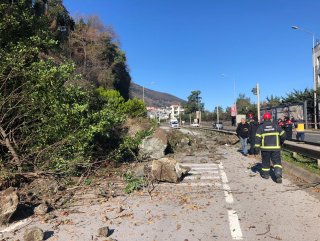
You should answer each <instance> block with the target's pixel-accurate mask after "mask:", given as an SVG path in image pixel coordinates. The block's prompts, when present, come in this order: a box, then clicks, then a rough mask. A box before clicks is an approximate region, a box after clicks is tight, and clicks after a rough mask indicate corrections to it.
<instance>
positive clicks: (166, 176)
mask: <svg viewBox="0 0 320 241" xmlns="http://www.w3.org/2000/svg"><path fill="white" fill-rule="evenodd" d="M189 171H190V168H187V167H183V166H182V165H181V164H180V163H179V162H177V161H176V160H174V159H171V158H161V159H159V160H154V161H153V162H152V167H151V174H152V177H153V179H154V180H157V181H162V182H178V181H179V180H180V179H181V177H182V175H185V174H187V173H188V172H189Z"/></svg>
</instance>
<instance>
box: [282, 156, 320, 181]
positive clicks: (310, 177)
mask: <svg viewBox="0 0 320 241" xmlns="http://www.w3.org/2000/svg"><path fill="white" fill-rule="evenodd" d="M282 165H283V167H284V168H285V172H287V173H289V174H291V175H293V176H296V177H298V178H300V179H302V180H304V181H305V182H307V183H309V184H315V183H319V184H320V176H319V175H317V174H315V173H312V172H310V171H307V170H305V169H304V168H302V167H298V166H296V165H294V164H292V163H289V162H286V161H282Z"/></svg>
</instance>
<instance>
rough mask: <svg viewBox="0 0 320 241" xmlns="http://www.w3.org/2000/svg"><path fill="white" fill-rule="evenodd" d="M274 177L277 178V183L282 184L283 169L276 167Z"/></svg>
mask: <svg viewBox="0 0 320 241" xmlns="http://www.w3.org/2000/svg"><path fill="white" fill-rule="evenodd" d="M274 175H275V176H276V183H282V168H279V167H278V166H277V165H275V168H274Z"/></svg>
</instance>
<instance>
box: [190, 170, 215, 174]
mask: <svg viewBox="0 0 320 241" xmlns="http://www.w3.org/2000/svg"><path fill="white" fill-rule="evenodd" d="M192 170H196V171H190V172H188V174H191V175H201V174H218V173H219V172H218V171H204V172H198V171H199V170H198V169H192Z"/></svg>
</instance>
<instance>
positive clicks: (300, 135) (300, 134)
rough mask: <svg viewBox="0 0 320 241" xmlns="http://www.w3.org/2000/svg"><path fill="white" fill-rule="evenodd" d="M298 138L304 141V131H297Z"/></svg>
mask: <svg viewBox="0 0 320 241" xmlns="http://www.w3.org/2000/svg"><path fill="white" fill-rule="evenodd" d="M296 139H297V140H298V141H304V132H297V135H296Z"/></svg>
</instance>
